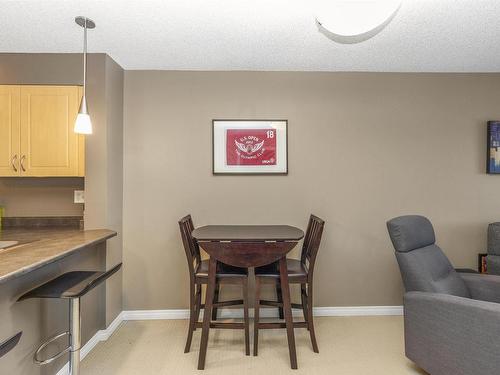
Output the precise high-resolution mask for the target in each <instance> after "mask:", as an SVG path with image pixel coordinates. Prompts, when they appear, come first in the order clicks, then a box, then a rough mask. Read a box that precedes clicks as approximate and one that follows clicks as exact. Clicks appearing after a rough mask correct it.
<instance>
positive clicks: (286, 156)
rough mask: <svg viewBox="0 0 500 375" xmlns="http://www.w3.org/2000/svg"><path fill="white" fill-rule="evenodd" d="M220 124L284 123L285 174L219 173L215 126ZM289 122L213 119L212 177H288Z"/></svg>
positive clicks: (283, 120) (281, 120)
mask: <svg viewBox="0 0 500 375" xmlns="http://www.w3.org/2000/svg"><path fill="white" fill-rule="evenodd" d="M219 122H283V123H284V124H285V142H284V145H285V151H284V154H285V157H284V159H285V171H284V172H227V171H224V172H218V171H216V167H215V152H216V150H215V126H216V123H219ZM288 171H289V168H288V120H285V119H212V175H214V176H228V175H229V176H286V175H288Z"/></svg>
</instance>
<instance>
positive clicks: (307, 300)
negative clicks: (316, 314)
mask: <svg viewBox="0 0 500 375" xmlns="http://www.w3.org/2000/svg"><path fill="white" fill-rule="evenodd" d="M324 225H325V222H324V221H323V220H322V219H320V218H319V217H317V216H314V215H311V216H310V218H309V224H308V226H307V231H306V235H305V237H304V244H303V246H302V253H301V257H300V260H298V259H287V260H286V264H287V269H288V281H289V283H290V284H300V290H301V303H300V304H295V303H292V307H293V308H300V309H302V311H303V313H304V320H305V321H304V322H294V323H293V327H294V328H307V329H308V330H309V333H310V336H311V342H312V347H313V350H314V352H315V353H319V349H318V343H317V341H316V335H315V332H314V321H313V273H314V264H315V262H316V256H317V254H318V250H319V245H320V242H321V236H322V234H323V228H324ZM279 283H280V274H279V269H278V264H277V263H272V264H270V265H267V266H262V267H257V268H255V317H254V343H253V355H254V356H256V355H257V354H258V346H259V329H272V328H285V323H260V322H259V312H260V311H259V310H260V306H273V307H278V308H279V309H280V318H281V315H282V311H281V309H282V308H283V302H282V300H281V296H280V294H281V290H280V289H281V287H280V285H279ZM261 284H274V285H276V289H277V291H278V301H268V300H261V299H260V289H261Z"/></svg>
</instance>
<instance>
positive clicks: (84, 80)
mask: <svg viewBox="0 0 500 375" xmlns="http://www.w3.org/2000/svg"><path fill="white" fill-rule="evenodd" d="M86 88H87V18H85V25H84V26H83V98H85V91H86Z"/></svg>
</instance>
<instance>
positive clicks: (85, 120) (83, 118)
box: [74, 17, 95, 134]
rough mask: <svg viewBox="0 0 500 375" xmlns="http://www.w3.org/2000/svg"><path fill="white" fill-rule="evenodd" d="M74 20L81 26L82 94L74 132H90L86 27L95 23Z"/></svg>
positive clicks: (85, 19)
mask: <svg viewBox="0 0 500 375" xmlns="http://www.w3.org/2000/svg"><path fill="white" fill-rule="evenodd" d="M75 22H76V23H77V24H78V25H79V26H81V27H83V96H82V101H81V103H80V109H79V110H78V116H77V117H76V121H75V128H74V131H75V133H78V134H92V121H91V120H90V116H89V111H88V108H87V97H86V95H87V90H86V89H87V29H93V28H95V23H94V21H92V20H91V19H89V18H87V17H76V18H75Z"/></svg>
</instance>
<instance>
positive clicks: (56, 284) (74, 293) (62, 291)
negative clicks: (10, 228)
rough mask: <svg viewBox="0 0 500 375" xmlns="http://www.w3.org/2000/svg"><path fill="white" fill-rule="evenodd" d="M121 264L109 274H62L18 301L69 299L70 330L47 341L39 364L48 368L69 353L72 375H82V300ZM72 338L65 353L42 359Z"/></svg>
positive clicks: (38, 351) (37, 360)
mask: <svg viewBox="0 0 500 375" xmlns="http://www.w3.org/2000/svg"><path fill="white" fill-rule="evenodd" d="M121 266H122V264H121V263H120V264H118V265H116V266H114V267H113V268H111V269H110V270H109V271H106V272H97V271H73V272H67V273H64V274H62V275H61V276H59V277H57V278H55V279H53V280H51V281H49V282H46V283H45V284H42V285H40V286H39V287H37V288H35V289H32V290H30V291H29V292H27V293H25V294H23V295H22V296H21V297H19V299H18V301H23V300H25V299H30V298H64V299H69V307H70V311H69V324H70V328H69V331H66V332H63V333H60V334H58V335H56V336H54V337H52V338H50V339H49V340H47V341H45V342H44V343H43V344H42V345H40V346H39V347H38V349H37V350H36V352H35V356H34V360H35V363H36V364H38V365H46V364H49V363H51V362H53V361H55V360H56V359H57V358H59V357H61V356H62V355H64V354H66V353H68V352H69V353H70V356H69V375H79V374H80V349H81V344H82V343H81V323H80V320H81V316H80V299H81V298H82V297H83V296H84V295H85V294H87V293H88V292H90V291H91V290H92V289H94V288H95V287H97V286H98V285H100V284H102V283H103V282H104V281H105V280H106V279H108V278H109V277H110V276H111V275H113V274H114V273H116V272H117V271H118V270H119V269H120V268H121ZM64 336H69V341H70V344H69V346H67V347H66V348H65V349H64V350H63V351H61V352H59V353H58V354H56V355H54V356H53V357H51V358H48V359H45V360H41V359H40V358H39V354H40V352H41V351H42V350H43V349H44V348H45V347H46V346H47V345H49V344H50V343H51V342H53V341H55V340H58V339H60V338H61V337H64Z"/></svg>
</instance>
